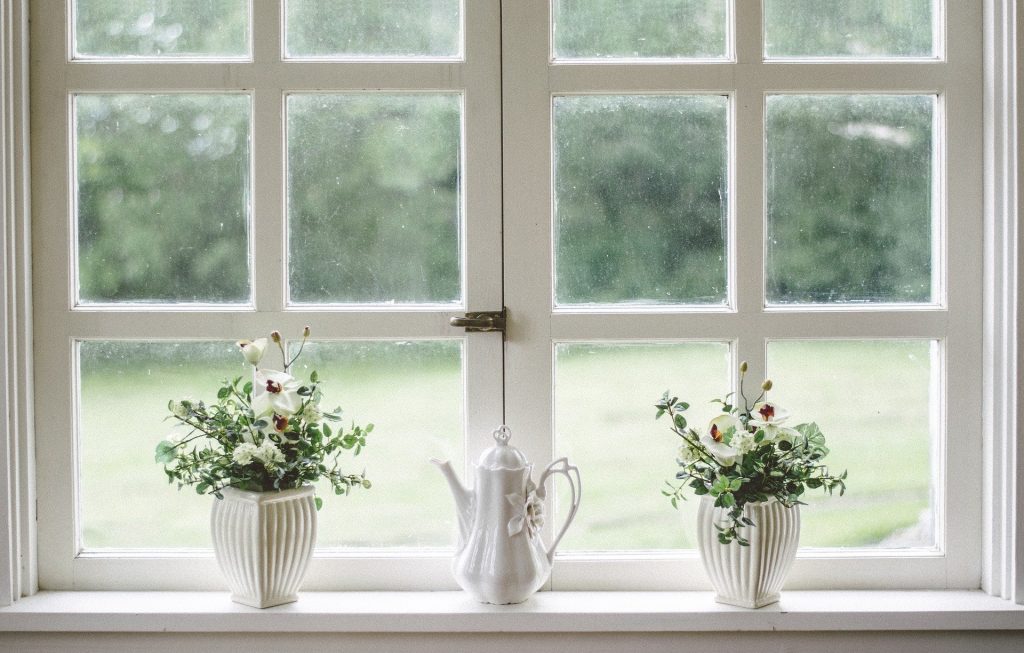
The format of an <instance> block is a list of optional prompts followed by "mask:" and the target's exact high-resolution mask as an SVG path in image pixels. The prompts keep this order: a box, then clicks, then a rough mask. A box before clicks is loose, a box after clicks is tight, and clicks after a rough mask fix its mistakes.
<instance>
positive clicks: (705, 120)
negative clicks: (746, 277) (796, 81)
mask: <svg viewBox="0 0 1024 653" xmlns="http://www.w3.org/2000/svg"><path fill="white" fill-rule="evenodd" d="M727 113H728V100H727V99H726V98H725V97H723V96H717V95H695V96H571V97H558V98H555V106H554V122H555V145H554V149H555V152H554V156H555V222H556V228H555V243H556V244H555V279H556V280H555V302H556V304H557V305H560V306H566V305H580V304H613V303H616V304H634V305H636V304H663V305H664V304H723V303H725V301H726V267H727V265H726V224H727V215H728V208H727V192H728V172H727V167H726V166H727V160H728V157H727V150H728V128H727V120H728V118H727Z"/></svg>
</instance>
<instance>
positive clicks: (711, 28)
mask: <svg viewBox="0 0 1024 653" xmlns="http://www.w3.org/2000/svg"><path fill="white" fill-rule="evenodd" d="M728 5H729V3H728V1H727V0H555V6H554V8H553V10H552V16H553V19H554V22H555V24H554V44H555V57H556V58H558V59H576V58H583V59H593V58H599V57H612V58H617V59H646V58H681V57H686V58H699V59H723V58H725V56H726V29H727V24H728V17H729V10H728Z"/></svg>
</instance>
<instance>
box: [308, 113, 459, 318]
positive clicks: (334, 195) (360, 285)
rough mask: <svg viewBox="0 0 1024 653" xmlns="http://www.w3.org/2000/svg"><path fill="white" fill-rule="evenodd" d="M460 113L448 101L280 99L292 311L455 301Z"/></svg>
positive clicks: (457, 249)
mask: <svg viewBox="0 0 1024 653" xmlns="http://www.w3.org/2000/svg"><path fill="white" fill-rule="evenodd" d="M460 114H461V100H460V97H459V96H458V95H455V94H426V93H417V94H411V93H410V94H404V95H388V94H380V93H346V94H334V95H291V96H289V98H288V215H289V236H290V245H289V253H290V257H289V270H290V273H291V277H290V288H291V299H292V300H293V301H296V302H307V303H327V302H340V303H345V302H351V303H376V304H382V303H419V304H425V303H431V304H445V303H448V304H451V303H456V302H458V301H460V300H461V298H462V284H461V269H460V248H461V242H460V241H461V225H460V222H461V217H460V214H461V175H462V173H461V161H460V152H461V147H462V146H461V136H460V130H461V115H460Z"/></svg>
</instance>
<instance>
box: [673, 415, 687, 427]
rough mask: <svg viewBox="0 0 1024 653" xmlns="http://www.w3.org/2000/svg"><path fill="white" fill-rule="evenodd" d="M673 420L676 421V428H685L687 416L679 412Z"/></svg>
mask: <svg viewBox="0 0 1024 653" xmlns="http://www.w3.org/2000/svg"><path fill="white" fill-rule="evenodd" d="M673 422H674V423H675V425H676V428H678V429H685V428H686V418H685V417H683V416H682V415H680V414H678V413H677V414H676V415H675V417H674V418H673Z"/></svg>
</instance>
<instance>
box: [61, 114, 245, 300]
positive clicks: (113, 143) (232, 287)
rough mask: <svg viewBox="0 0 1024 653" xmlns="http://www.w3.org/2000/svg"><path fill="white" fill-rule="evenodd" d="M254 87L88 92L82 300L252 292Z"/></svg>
mask: <svg viewBox="0 0 1024 653" xmlns="http://www.w3.org/2000/svg"><path fill="white" fill-rule="evenodd" d="M249 116H250V102H249V96H248V95H78V96H76V98H75V120H76V141H75V151H76V156H77V159H76V160H77V168H76V173H77V183H78V202H77V210H78V221H77V227H78V276H79V278H78V284H79V298H80V301H81V302H83V303H93V302H154V301H156V302H229V303H242V302H247V301H248V300H249V297H250V290H249V240H248V229H249V227H248V223H249V186H250V182H249V172H250V171H249Z"/></svg>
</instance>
